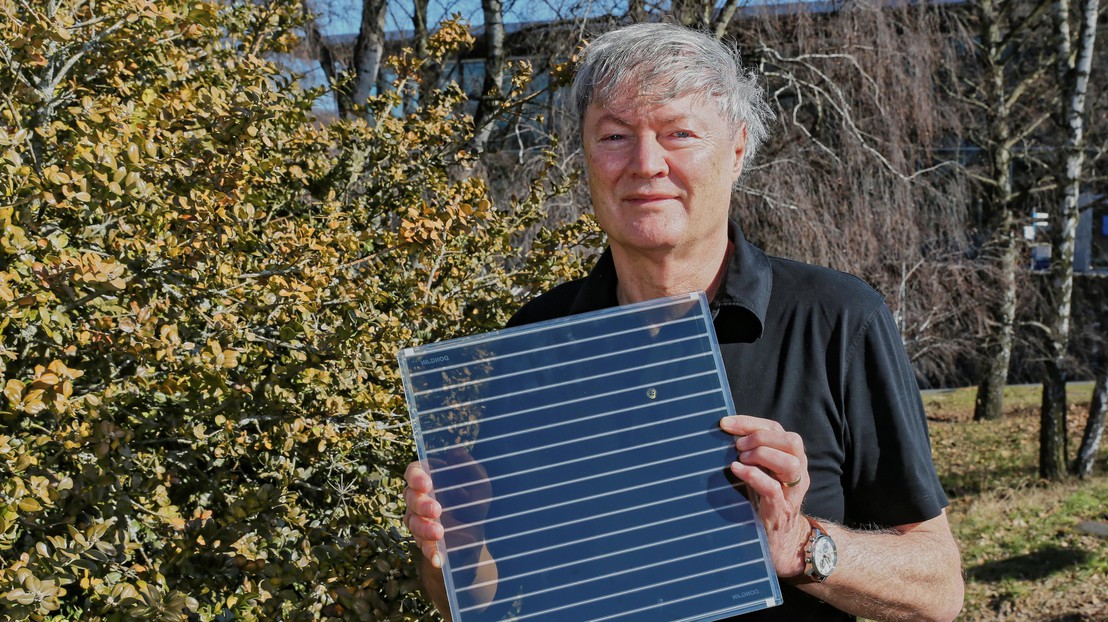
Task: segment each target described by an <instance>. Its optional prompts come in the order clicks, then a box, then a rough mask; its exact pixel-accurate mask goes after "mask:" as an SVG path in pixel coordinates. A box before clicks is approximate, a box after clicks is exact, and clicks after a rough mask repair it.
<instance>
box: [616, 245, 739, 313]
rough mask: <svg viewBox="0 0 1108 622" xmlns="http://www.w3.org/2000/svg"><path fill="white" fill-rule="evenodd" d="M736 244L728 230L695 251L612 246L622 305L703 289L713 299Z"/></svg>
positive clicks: (618, 291) (617, 292) (617, 295)
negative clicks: (654, 251) (643, 250)
mask: <svg viewBox="0 0 1108 622" xmlns="http://www.w3.org/2000/svg"><path fill="white" fill-rule="evenodd" d="M732 249H733V246H732V245H731V242H730V240H728V239H727V236H726V232H724V235H723V236H722V238H721V239H720V240H718V241H715V240H713V243H712V244H710V245H705V247H703V248H701V249H699V250H698V251H697V252H695V253H685V254H678V253H674V252H666V253H657V254H649V253H637V252H634V251H629V250H628V249H624V248H620V247H617V246H615V245H613V246H612V260H613V261H614V262H615V266H616V274H617V275H619V284H618V286H617V289H616V297H617V298H618V300H619V304H621V305H625V304H631V303H635V302H643V301H645V300H651V299H654V298H662V297H664V296H676V295H679V294H687V293H689V292H695V291H704V292H706V293H707V295H708V299H709V300H711V299H712V298H713V297H714V296H715V293H716V291H717V290H718V289H719V286H720V283H721V282H722V280H723V273H724V269H725V267H726V265H727V259H728V258H729V257H730V256H731V251H732Z"/></svg>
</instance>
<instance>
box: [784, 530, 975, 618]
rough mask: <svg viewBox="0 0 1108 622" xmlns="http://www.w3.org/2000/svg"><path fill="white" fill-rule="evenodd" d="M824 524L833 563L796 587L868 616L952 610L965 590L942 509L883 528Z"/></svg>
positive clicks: (935, 614)
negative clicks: (821, 579) (817, 578)
mask: <svg viewBox="0 0 1108 622" xmlns="http://www.w3.org/2000/svg"><path fill="white" fill-rule="evenodd" d="M824 526H825V527H826V528H827V531H828V533H829V534H830V535H831V537H832V538H833V539H834V540H835V544H836V546H837V548H838V552H839V561H838V565H837V566H836V568H835V572H834V573H833V574H832V575H831V576H830V577H829V578H828V579H827V581H826V582H825V583H822V584H818V583H813V584H808V585H804V586H801V588H800V589H802V590H804V591H806V592H808V593H809V594H811V595H813V596H815V597H817V598H819V599H820V600H822V601H824V602H827V603H828V604H831V605H832V606H834V607H836V608H838V609H841V610H843V611H846V612H848V613H851V614H854V615H858V616H862V617H865V618H869V619H872V620H888V621H900V620H952V619H954V617H955V616H957V614H958V612H959V610H960V609H961V606H962V597H963V591H964V585H963V581H962V572H961V557H960V554H959V552H958V548H957V545H956V544H955V543H954V540H953V538H951V537H950V536H949V530H948V529H947V523H946V517H945V515H940V516H939V517H936V518H934V519H932V520H931V521H927V522H925V523H921V524H919V525H916V526H913V527H902V528H901V529H900V530H889V531H883V532H875V531H868V532H867V531H852V530H848V529H845V528H843V527H841V526H838V525H828V524H824ZM940 527H941V528H940Z"/></svg>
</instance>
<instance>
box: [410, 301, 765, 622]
mask: <svg viewBox="0 0 1108 622" xmlns="http://www.w3.org/2000/svg"><path fill="white" fill-rule="evenodd" d="M399 359H400V369H401V374H402V376H403V379H404V388H405V392H406V394H407V399H408V407H409V411H410V414H411V417H412V424H413V428H414V432H415V438H416V447H417V451H418V453H419V458H420V460H421V461H422V462H423V464H424V466H425V468H426V469H427V470H428V473H429V474H430V476H431V479H432V481H433V483H434V488H435V495H436V498H437V499H438V501H439V503H440V504H441V505H442V506H443V515H442V522H443V527H444V530H445V538H444V539H445V544H444V546H443V549H444V550H443V553H444V556H443V557H444V560H445V562H444V566H443V568H444V573H443V574H444V578H445V580H446V587H447V595H448V597H449V601H450V607H451V612H452V615H453V618H454V620H455V621H456V622H491V621H494V620H496V621H499V620H518V621H524V620H527V621H533V622H552V621H557V622H565V621H578V620H580V621H590V622H606V621H628V622H629V621H632V620H633V621H635V622H676V621H682V622H684V621H694V620H695V621H701V620H703V621H709V620H717V619H720V618H724V617H728V616H732V615H736V614H738V613H745V612H748V611H754V610H757V609H762V608H765V607H771V606H774V605H777V604H780V602H781V592H780V587H779V585H778V583H777V577H776V574H775V573H774V571H773V566H772V563H771V561H770V559H769V556H768V552H767V548H766V539H765V531H764V528H763V527H762V524H761V522H760V521H759V520H758V519H757V517H756V515H755V514H754V512H753V509H752V508H751V506H750V504H749V503H748V502H747V500H746V499H745V498H744V497H743V495H742V494H741V492H740V491H739V488H738V487H737V486H736V483H735V480H734V479H733V476H731V474H730V472H729V469H728V465H729V464H730V463H731V462H732V461H733V460H734V459H735V449H734V444H733V440H732V438H731V437H730V436H729V435H727V434H725V433H723V432H722V431H721V430H720V429H719V425H718V423H719V419H720V418H721V417H723V416H725V415H728V414H734V411H735V409H734V404H733V403H732V400H731V392H730V390H729V388H728V385H727V378H726V376H725V374H724V372H723V365H722V360H721V358H720V355H719V346H718V344H717V342H716V338H715V332H714V329H713V326H712V319H711V313H710V311H709V308H708V304H707V300H706V299H705V297H704V295H703V294H690V295H685V296H676V297H671V298H662V299H658V300H653V301H648V302H644V303H639V304H634V305H627V306H623V307H616V308H613V309H606V310H603V311H598V312H594V313H586V314H581V315H576V316H571V317H567V318H561V319H558V320H553V321H549V322H541V323H537V324H531V325H528V326H522V327H516V328H509V329H505V330H501V331H494V332H491V333H487V334H483V335H477V336H473V337H466V338H461V339H454V340H450V341H444V342H440V343H436V344H430V345H425V346H420V347H415V348H408V349H405V350H403V351H402V352H401V353H400V355H399Z"/></svg>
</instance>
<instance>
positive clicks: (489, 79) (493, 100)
mask: <svg viewBox="0 0 1108 622" xmlns="http://www.w3.org/2000/svg"><path fill="white" fill-rule="evenodd" d="M481 12H482V14H483V15H484V18H485V78H484V81H483V84H482V85H481V98H480V100H478V102H477V113H476V114H475V115H474V119H473V122H474V124H476V126H477V132H476V134H475V135H474V138H473V149H474V151H476V152H478V153H480V152H483V151H484V150H485V148H486V147H487V145H488V142H489V137H490V136H491V135H492V130H493V122H494V121H495V120H496V118H497V116H498V114H497V113H498V112H499V109H500V104H501V102H502V100H503V97H504V94H503V87H504V72H505V68H506V66H507V63H506V59H505V56H504V4H503V2H501V0H481Z"/></svg>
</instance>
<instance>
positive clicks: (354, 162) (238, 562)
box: [0, 0, 595, 620]
mask: <svg viewBox="0 0 1108 622" xmlns="http://www.w3.org/2000/svg"><path fill="white" fill-rule="evenodd" d="M40 5H42V6H40ZM298 14H299V2H294V1H279V2H269V3H253V2H230V3H219V2H202V1H198V0H159V1H158V2H153V1H150V0H100V1H98V2H96V3H87V2H82V1H80V0H58V1H56V2H50V3H27V2H16V1H13V0H0V93H3V96H2V97H3V100H2V102H0V310H2V314H0V387H2V388H3V392H4V396H3V398H0V610H2V611H3V612H4V613H5V615H6V616H7V617H10V618H13V619H35V620H42V619H59V620H60V619H78V618H79V619H91V620H97V619H100V620H121V619H132V618H134V619H157V620H180V619H200V620H215V619H237V620H259V619H261V620H271V619H290V620H291V619H320V618H328V617H333V618H339V619H351V620H366V619H370V620H384V619H389V620H399V619H414V618H418V617H420V616H422V615H425V614H426V611H427V610H426V606H425V605H424V604H423V602H422V601H421V600H419V599H418V598H417V596H416V595H415V594H414V593H413V587H414V583H413V575H412V572H411V563H410V559H409V554H408V550H407V545H406V541H405V536H404V534H403V532H402V531H401V527H400V523H399V518H400V515H401V512H402V508H401V507H399V489H400V486H401V483H400V479H399V473H400V469H401V468H402V467H403V465H404V464H405V463H406V462H407V461H408V460H409V459H411V456H412V449H411V446H410V440H409V430H408V428H407V416H406V413H405V407H404V404H403V398H402V393H401V391H400V388H399V382H398V378H397V372H396V364H395V361H396V358H395V356H396V352H397V350H398V349H399V348H401V347H405V346H408V345H412V344H415V343H418V342H423V341H430V340H438V339H443V338H447V337H451V336H457V335H460V334H465V333H471V332H476V331H481V330H487V329H490V328H494V327H498V326H499V325H501V323H502V322H503V321H504V319H505V318H506V316H507V314H508V313H509V312H510V311H511V310H512V309H513V308H514V307H516V306H518V302H519V300H520V299H521V297H522V296H524V295H526V294H527V292H529V291H532V290H533V289H534V288H537V287H545V286H546V285H547V284H549V283H550V282H552V281H555V280H561V279H564V278H568V277H570V276H574V275H576V274H579V273H580V271H581V263H580V260H579V259H578V258H577V257H576V256H575V255H574V254H572V253H571V252H570V251H567V250H565V249H568V248H570V247H572V246H573V243H574V242H575V241H577V240H578V238H581V237H582V236H588V235H592V234H594V233H595V230H594V229H593V228H592V227H591V225H589V224H588V223H584V222H582V223H575V224H573V225H571V226H569V227H566V228H564V229H558V230H542V231H539V232H538V234H537V237H536V238H535V239H536V241H535V243H534V245H533V249H534V251H533V252H532V253H530V254H529V256H528V257H526V259H523V258H520V254H521V253H520V250H519V249H518V248H517V244H516V240H518V239H519V235H520V233H521V232H523V231H528V230H532V229H534V228H535V227H536V223H537V222H538V221H539V218H540V216H541V214H542V207H543V203H544V201H545V200H546V198H547V197H548V196H550V195H551V194H554V193H558V192H560V191H561V190H562V187H561V186H560V183H559V182H557V180H551V179H549V178H548V177H547V175H546V174H545V173H543V174H540V176H539V177H538V178H537V179H535V180H533V181H532V183H531V185H530V190H529V192H528V193H527V194H526V195H525V196H522V197H519V198H518V199H517V200H514V201H512V202H511V204H510V205H507V206H496V205H493V204H492V202H491V201H490V198H489V195H488V189H487V184H486V183H485V181H483V180H482V179H481V178H480V177H479V176H476V175H473V174H471V171H472V165H473V163H474V160H473V156H472V155H470V154H468V153H467V152H466V151H465V150H464V147H463V146H464V145H465V144H466V143H467V142H468V140H469V137H470V135H471V131H472V127H471V120H470V119H469V117H468V116H466V115H465V114H464V113H462V112H461V104H462V103H463V100H464V96H463V95H462V94H461V92H460V91H459V90H458V89H457V88H456V87H447V88H444V89H442V90H440V91H438V92H436V93H435V94H434V96H433V97H432V98H431V99H430V100H429V101H426V102H423V103H422V105H421V106H420V108H419V110H417V111H416V112H415V113H413V114H410V115H408V116H403V117H400V116H396V115H395V114H394V113H393V111H394V110H397V109H399V108H400V101H399V100H398V98H397V96H396V95H395V94H394V93H384V94H382V95H380V96H379V97H376V98H375V99H374V100H372V101H371V102H370V103H369V105H368V106H367V107H366V109H365V110H364V113H365V114H364V118H360V119H355V120H350V121H340V122H335V123H332V124H328V125H323V124H320V123H317V122H315V120H314V119H313V118H312V116H311V109H312V104H313V101H314V99H315V98H317V97H319V96H320V95H321V94H322V93H321V92H318V91H310V92H305V91H303V90H301V89H300V88H299V87H298V86H297V85H296V83H295V81H294V79H293V78H292V77H291V76H290V75H289V74H288V73H287V72H286V71H285V70H283V69H282V67H281V66H280V65H279V64H277V63H275V62H274V61H273V60H272V58H273V57H274V55H275V54H278V53H281V52H283V51H286V50H288V49H289V48H290V47H291V46H292V45H294V44H295V42H296V38H295V30H294V29H295V27H296V16H297V15H298ZM437 36H438V39H437V41H436V45H437V46H438V47H439V48H440V49H443V50H447V49H449V48H450V47H451V46H454V45H458V44H461V43H464V42H465V41H466V38H467V36H468V35H467V34H466V33H465V30H464V28H463V27H462V26H461V25H459V24H457V23H448V24H444V25H443V27H442V29H441V31H440V33H439V34H438V35H437ZM418 63H419V61H418V60H417V59H410V58H408V59H402V60H400V61H399V62H397V71H398V74H399V76H400V77H399V80H401V81H403V80H414V79H416V77H415V76H416V75H417V72H414V71H413V69H414V68H416V67H417V66H418ZM505 105H506V106H507V105H511V101H510V99H509V101H508V102H506V104H505ZM549 170H550V169H549V168H547V169H546V171H549Z"/></svg>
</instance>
